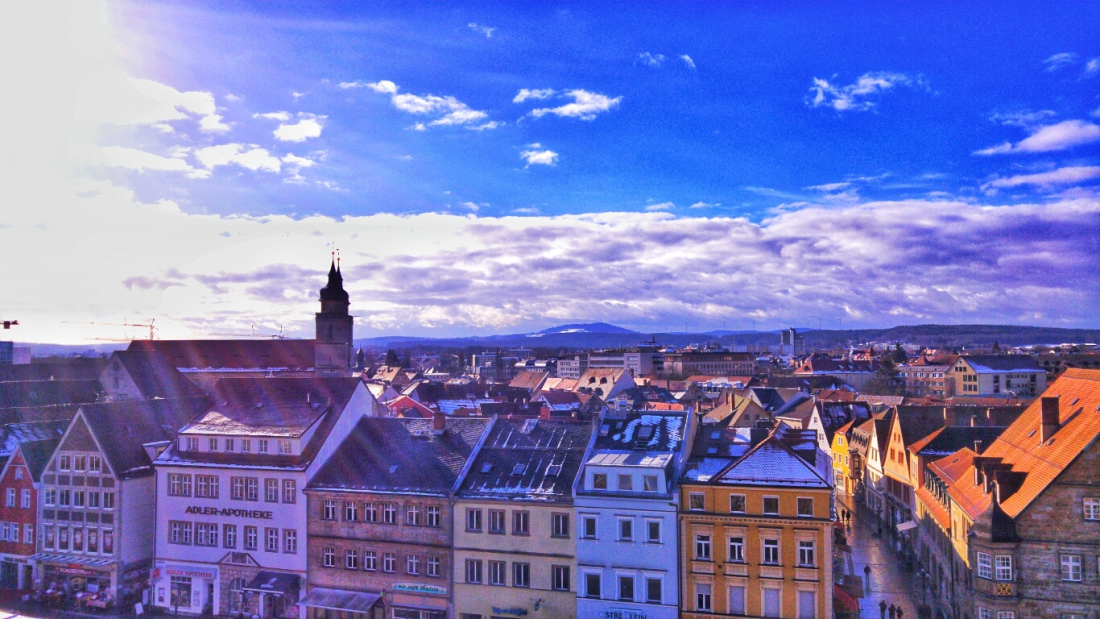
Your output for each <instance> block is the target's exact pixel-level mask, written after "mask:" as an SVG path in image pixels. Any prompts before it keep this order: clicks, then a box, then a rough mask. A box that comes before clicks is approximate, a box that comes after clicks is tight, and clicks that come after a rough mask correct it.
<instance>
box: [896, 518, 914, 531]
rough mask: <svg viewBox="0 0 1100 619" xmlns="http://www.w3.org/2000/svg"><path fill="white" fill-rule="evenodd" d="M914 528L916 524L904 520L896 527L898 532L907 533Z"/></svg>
mask: <svg viewBox="0 0 1100 619" xmlns="http://www.w3.org/2000/svg"><path fill="white" fill-rule="evenodd" d="M915 528H917V523H915V522H913V521H912V520H906V521H905V522H903V523H901V524H899V525H898V531H908V530H909V529H915Z"/></svg>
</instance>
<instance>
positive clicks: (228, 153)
mask: <svg viewBox="0 0 1100 619" xmlns="http://www.w3.org/2000/svg"><path fill="white" fill-rule="evenodd" d="M195 157H196V158H197V159H198V160H199V163H201V164H202V165H203V166H204V167H205V168H206V169H207V170H213V169H214V168H216V167H218V166H224V165H229V164H236V165H239V166H241V167H242V168H248V169H249V170H252V171H264V172H278V171H280V170H281V169H282V164H281V163H280V161H279V159H278V158H277V157H274V156H272V155H271V153H269V152H267V149H264V148H259V147H257V146H255V145H251V146H246V145H244V144H220V145H218V146H208V147H206V148H200V149H198V150H196V151H195Z"/></svg>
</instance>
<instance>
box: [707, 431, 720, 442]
mask: <svg viewBox="0 0 1100 619" xmlns="http://www.w3.org/2000/svg"><path fill="white" fill-rule="evenodd" d="M720 438H722V432H720V431H719V430H715V431H714V432H711V433H710V440H712V441H716V440H718V439H720Z"/></svg>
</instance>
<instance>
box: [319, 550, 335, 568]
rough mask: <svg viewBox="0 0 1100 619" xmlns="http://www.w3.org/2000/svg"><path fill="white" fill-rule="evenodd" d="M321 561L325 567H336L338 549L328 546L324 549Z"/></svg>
mask: <svg viewBox="0 0 1100 619" xmlns="http://www.w3.org/2000/svg"><path fill="white" fill-rule="evenodd" d="M321 561H322V565H324V566H325V567H336V549H335V548H331V547H328V546H326V547H325V548H324V549H322V550H321Z"/></svg>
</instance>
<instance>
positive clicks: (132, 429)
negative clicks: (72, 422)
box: [80, 398, 206, 479]
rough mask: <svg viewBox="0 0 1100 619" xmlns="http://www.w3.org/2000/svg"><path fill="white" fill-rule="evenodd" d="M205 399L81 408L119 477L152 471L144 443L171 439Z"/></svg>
mask: <svg viewBox="0 0 1100 619" xmlns="http://www.w3.org/2000/svg"><path fill="white" fill-rule="evenodd" d="M205 403H206V402H205V401H204V400H203V399H197V398H192V399H187V400H128V401H124V402H108V403H102V404H87V405H84V406H81V407H80V411H81V412H82V413H83V414H84V417H85V419H87V420H88V427H89V429H91V431H92V433H93V434H94V435H95V437H96V439H97V440H98V441H99V444H100V445H101V446H102V447H103V452H104V453H103V455H104V457H105V458H106V459H107V462H108V463H109V464H110V465H111V468H112V469H113V470H114V472H115V475H117V476H118V477H120V478H123V479H125V478H130V477H141V476H143V475H148V474H151V473H152V467H151V464H152V462H151V461H150V460H149V455H148V453H146V451H145V448H144V445H145V444H146V443H155V442H158V441H167V440H171V439H172V438H173V437H174V436H175V434H176V428H179V427H180V426H181V425H183V422H184V420H186V419H187V418H189V417H191V416H192V415H194V413H195V410H201V407H202V405H203V404H205Z"/></svg>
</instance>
